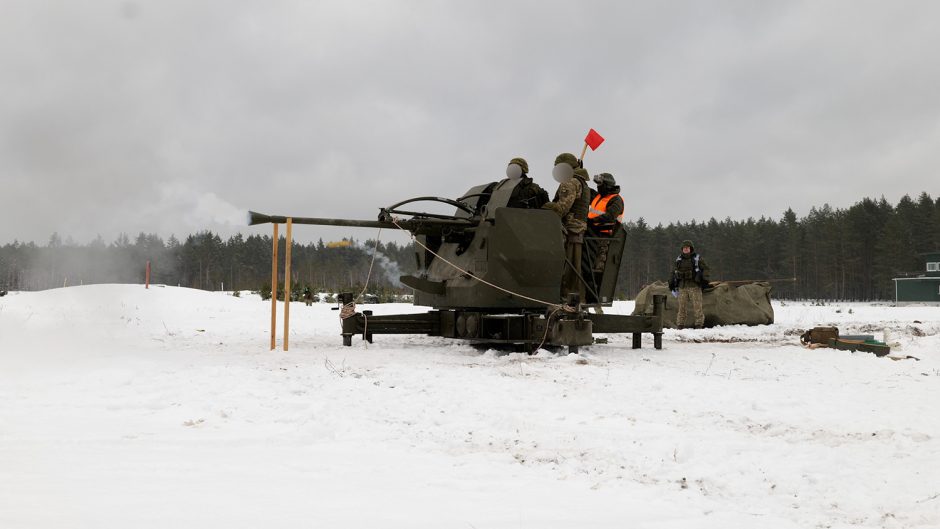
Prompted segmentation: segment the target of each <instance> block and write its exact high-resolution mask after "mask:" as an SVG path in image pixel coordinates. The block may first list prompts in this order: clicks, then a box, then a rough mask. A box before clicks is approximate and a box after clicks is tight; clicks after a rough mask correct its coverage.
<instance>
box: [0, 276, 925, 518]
mask: <svg viewBox="0 0 940 529" xmlns="http://www.w3.org/2000/svg"><path fill="white" fill-rule="evenodd" d="M291 308H292V310H291V337H290V351H289V352H283V351H281V350H280V349H278V350H277V351H269V350H268V345H269V337H268V336H269V335H268V332H269V325H270V323H269V321H270V320H269V312H268V311H269V310H270V305H269V304H268V303H267V302H262V301H261V300H260V299H259V298H258V297H257V296H249V297H242V298H236V297H233V296H230V295H225V294H220V293H207V292H202V291H196V290H189V289H181V288H171V287H167V288H151V289H150V290H144V288H143V287H142V286H133V285H98V286H84V287H73V288H65V289H57V290H50V291H45V292H36V293H15V292H14V293H11V294H10V295H8V296H6V297H3V298H0V528H21V527H22V528H26V527H28V528H36V527H70V528H81V527H89V528H90V527H94V528H102V527H115V528H127V527H134V528H140V527H200V528H204V527H224V528H240V527H434V528H439V527H455V528H476V529H484V528H499V527H509V528H527V527H533V528H536V527H537V528H544V527H636V528H654V527H663V528H666V527H670V528H688V527H696V528H697V527H707V528H722V529H725V528H734V527H742V528H745V527H746V528H751V527H759V528H777V527H786V528H790V527H792V528H813V527H888V528H895V527H921V528H936V527H940V411H938V405H940V308H936V307H903V308H896V307H891V306H886V305H879V306H873V305H869V304H848V303H844V304H831V305H827V306H811V305H810V304H808V303H802V304H801V303H775V310H776V315H777V323H776V324H775V325H772V326H764V327H725V328H717V329H707V330H704V331H692V330H684V331H667V333H666V335H665V339H664V348H663V349H662V350H660V351H656V350H654V349H653V348H652V340H651V339H649V338H647V339H646V340H645V342H644V349H640V350H632V349H630V348H629V337H628V336H617V335H612V336H610V343H609V344H607V345H597V346H593V347H589V348H585V349H584V350H583V354H582V355H580V356H576V355H571V356H568V355H555V354H552V353H548V352H542V353H540V354H538V355H536V356H531V357H530V356H526V355H520V354H508V355H506V354H501V353H496V352H494V351H486V352H483V351H480V350H477V349H474V348H473V347H470V346H468V345H466V344H462V343H457V342H452V341H448V340H445V339H439V338H428V337H423V336H376V341H375V343H374V344H371V345H370V344H367V343H365V342H363V341H361V340H359V339H356V340H354V343H353V347H351V348H343V347H341V346H340V337H339V336H338V331H339V323H338V315H337V312H335V311H331V310H330V307H329V306H328V305H314V306H312V307H306V306H304V305H303V304H302V303H295V304H293V305H292V307H291ZM361 308H362V307H360V309H361ZM367 308H372V309H373V310H374V311H375V312H376V313H377V314H381V313H390V312H401V311H415V310H424V309H421V308H415V307H411V306H409V305H376V306H373V307H367ZM630 310H632V303H624V304H620V305H618V306H617V307H616V308H615V311H616V312H622V313H628V312H629V311H630ZM826 324H835V325H837V326H838V327H839V328H840V330H841V331H842V333H843V334H856V333H867V334H875V335H876V338H878V339H881V338H882V336H883V332H884V330H885V329H887V330H888V331H889V336H888V341H890V342H893V343H894V344H895V347H894V350H893V354H896V355H897V356H899V357H902V356H907V355H911V356H915V357H918V358H919V359H920V360H919V361H917V360H913V359H903V360H896V361H893V360H891V359H889V358H876V357H875V356H874V355H870V354H866V353H849V352H842V351H833V350H827V349H819V350H807V349H804V348H802V347H800V346H799V333H800V332H802V331H803V330H805V329H807V328H810V327H813V326H816V325H826ZM280 328H281V322H280V320H279V329H280Z"/></svg>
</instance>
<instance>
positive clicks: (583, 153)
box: [578, 142, 588, 162]
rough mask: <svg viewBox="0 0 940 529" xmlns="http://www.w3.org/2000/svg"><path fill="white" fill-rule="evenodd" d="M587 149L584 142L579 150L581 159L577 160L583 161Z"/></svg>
mask: <svg viewBox="0 0 940 529" xmlns="http://www.w3.org/2000/svg"><path fill="white" fill-rule="evenodd" d="M587 148H588V144H587V142H584V148H583V149H581V157H580V158H578V159H579V160H581V161H582V162H583V161H584V155H585V154H587Z"/></svg>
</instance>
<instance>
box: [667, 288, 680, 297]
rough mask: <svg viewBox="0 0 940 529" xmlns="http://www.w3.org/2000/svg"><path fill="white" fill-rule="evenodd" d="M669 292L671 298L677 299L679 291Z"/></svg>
mask: <svg viewBox="0 0 940 529" xmlns="http://www.w3.org/2000/svg"><path fill="white" fill-rule="evenodd" d="M669 292H670V293H671V294H672V297H674V298H677V297H679V291H678V290H670V291H669Z"/></svg>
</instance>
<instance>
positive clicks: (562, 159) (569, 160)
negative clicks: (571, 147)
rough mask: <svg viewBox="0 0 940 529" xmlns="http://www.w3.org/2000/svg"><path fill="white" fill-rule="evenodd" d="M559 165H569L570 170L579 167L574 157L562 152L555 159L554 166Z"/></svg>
mask: <svg viewBox="0 0 940 529" xmlns="http://www.w3.org/2000/svg"><path fill="white" fill-rule="evenodd" d="M560 163H566V164H568V165H570V166H571V168H572V169H575V168H577V167H578V166H579V165H580V164H579V163H578V159H577V158H576V157H575V155H573V154H571V153H570V152H563V153H561V154H559V155H558V156H556V157H555V165H558V164H560Z"/></svg>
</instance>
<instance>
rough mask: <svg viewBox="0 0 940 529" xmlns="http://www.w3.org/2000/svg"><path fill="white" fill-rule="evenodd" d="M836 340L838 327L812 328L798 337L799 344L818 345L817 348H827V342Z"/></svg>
mask: <svg viewBox="0 0 940 529" xmlns="http://www.w3.org/2000/svg"><path fill="white" fill-rule="evenodd" d="M838 339H839V328H838V327H813V328H812V329H810V330H808V331H806V332H804V333H803V334H802V335H800V343H802V344H803V345H812V344H818V345H817V346H819V345H821V346H823V347H829V340H838Z"/></svg>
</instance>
